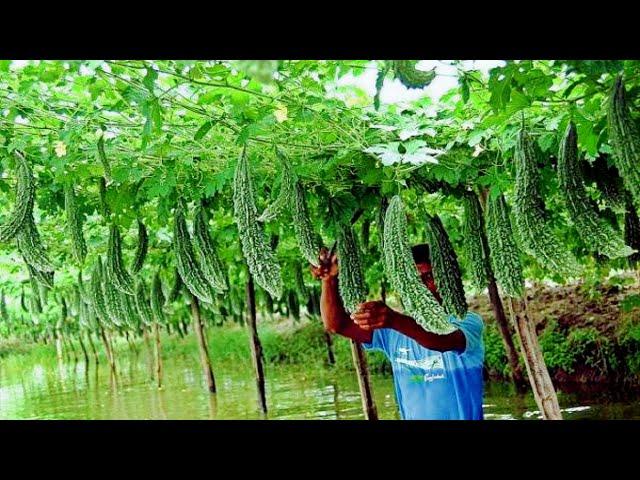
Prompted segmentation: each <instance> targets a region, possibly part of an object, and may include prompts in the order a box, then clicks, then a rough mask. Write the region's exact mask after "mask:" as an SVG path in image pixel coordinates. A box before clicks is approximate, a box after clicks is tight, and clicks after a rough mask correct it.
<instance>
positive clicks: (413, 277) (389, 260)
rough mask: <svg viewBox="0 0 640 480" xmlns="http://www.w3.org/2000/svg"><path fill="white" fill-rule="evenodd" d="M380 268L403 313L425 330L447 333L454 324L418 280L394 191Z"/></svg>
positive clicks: (389, 207) (402, 214)
mask: <svg viewBox="0 0 640 480" xmlns="http://www.w3.org/2000/svg"><path fill="white" fill-rule="evenodd" d="M383 253H384V268H385V273H386V276H387V278H388V279H389V282H390V283H391V286H392V287H393V289H394V290H395V291H396V292H397V293H398V294H399V295H400V298H401V300H402V305H403V306H404V309H405V310H406V313H407V314H408V315H410V316H411V317H413V318H414V319H415V320H416V322H418V324H419V325H421V326H422V327H423V328H424V329H425V330H427V331H430V332H433V333H438V334H447V333H451V332H453V331H454V330H455V329H456V328H455V326H454V325H453V324H451V323H450V322H449V319H448V317H447V314H446V313H445V311H444V309H443V308H442V306H441V305H440V304H439V303H438V301H437V300H436V299H435V297H434V296H433V294H432V293H431V291H430V290H429V289H428V288H427V287H426V286H425V285H424V283H422V280H421V279H420V275H419V274H418V269H417V268H416V264H415V262H414V261H413V255H412V253H411V247H410V246H409V239H408V234H407V217H406V214H405V212H404V205H403V203H402V200H401V199H400V197H399V196H398V195H396V196H394V197H393V198H392V199H391V201H390V202H389V206H388V207H387V211H386V213H385V220H384V252H383Z"/></svg>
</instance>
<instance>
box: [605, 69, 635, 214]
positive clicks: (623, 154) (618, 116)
mask: <svg viewBox="0 0 640 480" xmlns="http://www.w3.org/2000/svg"><path fill="white" fill-rule="evenodd" d="M607 113H608V115H607V120H608V125H609V139H610V140H611V144H612V146H613V160H614V163H615V165H616V167H617V168H618V170H619V171H620V176H621V177H622V180H623V181H624V184H625V187H626V189H627V190H628V191H629V192H630V193H631V195H632V197H633V199H634V202H635V206H636V208H640V130H639V129H638V126H637V124H636V123H635V121H634V120H633V118H632V117H631V113H630V111H629V105H628V104H627V99H626V91H625V86H624V82H623V80H622V76H619V77H618V78H617V79H616V82H615V84H614V87H613V91H612V93H611V97H610V99H609V109H608V112H607Z"/></svg>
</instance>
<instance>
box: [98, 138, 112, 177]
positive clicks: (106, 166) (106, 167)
mask: <svg viewBox="0 0 640 480" xmlns="http://www.w3.org/2000/svg"><path fill="white" fill-rule="evenodd" d="M98 157H99V158H100V162H101V163H102V167H103V168H104V175H105V177H106V178H107V181H108V182H109V183H111V165H110V164H109V160H108V159H107V154H106V153H105V151H104V134H103V135H100V138H98Z"/></svg>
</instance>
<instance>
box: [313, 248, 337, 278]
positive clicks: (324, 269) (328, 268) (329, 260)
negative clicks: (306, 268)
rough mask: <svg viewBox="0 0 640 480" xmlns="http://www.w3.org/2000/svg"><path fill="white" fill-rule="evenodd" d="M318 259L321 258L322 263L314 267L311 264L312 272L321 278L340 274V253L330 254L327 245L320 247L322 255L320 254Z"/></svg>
mask: <svg viewBox="0 0 640 480" xmlns="http://www.w3.org/2000/svg"><path fill="white" fill-rule="evenodd" d="M318 260H320V265H319V266H317V267H314V266H313V265H311V274H312V275H313V276H314V277H315V278H317V279H319V280H325V279H327V278H330V277H335V276H337V275H338V255H336V254H335V253H334V254H333V255H330V252H329V250H327V249H326V248H325V247H322V248H321V249H320V255H319V256H318Z"/></svg>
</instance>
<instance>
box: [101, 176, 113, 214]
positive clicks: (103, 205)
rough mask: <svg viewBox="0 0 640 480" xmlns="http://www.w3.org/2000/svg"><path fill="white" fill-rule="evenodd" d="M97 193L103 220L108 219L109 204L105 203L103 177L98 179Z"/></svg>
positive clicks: (109, 212) (105, 183)
mask: <svg viewBox="0 0 640 480" xmlns="http://www.w3.org/2000/svg"><path fill="white" fill-rule="evenodd" d="M98 192H99V193H100V210H101V212H102V216H103V217H104V218H108V217H109V215H110V214H111V210H110V209H109V203H108V202H107V181H106V180H105V179H104V177H100V178H98Z"/></svg>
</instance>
